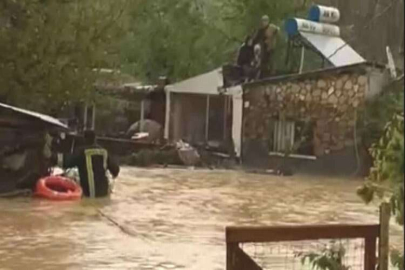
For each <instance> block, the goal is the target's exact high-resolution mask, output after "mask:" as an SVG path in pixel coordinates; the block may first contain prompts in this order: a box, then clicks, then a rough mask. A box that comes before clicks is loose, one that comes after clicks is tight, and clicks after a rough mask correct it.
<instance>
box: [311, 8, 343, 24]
mask: <svg viewBox="0 0 405 270" xmlns="http://www.w3.org/2000/svg"><path fill="white" fill-rule="evenodd" d="M308 19H309V20H310V21H314V22H324V23H336V22H338V21H339V19H340V11H339V10H338V9H337V8H334V7H326V6H321V5H313V6H312V7H311V8H310V10H309V15H308Z"/></svg>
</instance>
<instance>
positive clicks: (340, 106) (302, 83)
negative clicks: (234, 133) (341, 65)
mask: <svg viewBox="0 0 405 270" xmlns="http://www.w3.org/2000/svg"><path fill="white" fill-rule="evenodd" d="M367 87H368V77H367V75H366V74H364V73H361V72H353V71H352V72H349V73H346V74H339V75H338V74H323V75H319V76H318V77H317V78H315V79H296V80H294V81H292V80H288V79H284V80H281V81H278V82H267V83H266V82H262V83H260V84H252V85H246V86H245V89H244V90H245V95H244V101H245V106H244V127H243V138H244V140H243V141H244V143H245V142H248V141H252V140H255V141H261V142H262V143H263V144H265V145H267V146H269V144H270V142H271V141H272V138H271V136H272V123H273V122H274V121H275V120H278V119H279V117H280V116H281V115H283V116H284V117H286V119H287V120H288V119H289V120H292V121H305V120H306V119H310V120H311V121H312V122H313V123H314V124H315V125H314V130H313V145H314V154H315V155H316V156H322V155H324V154H327V153H329V152H331V151H339V150H342V149H344V148H345V147H347V146H352V145H354V126H355V123H356V111H357V109H358V108H360V107H361V106H362V105H363V104H364V100H365V93H366V90H367ZM269 147H270V146H269ZM269 150H270V149H269Z"/></svg>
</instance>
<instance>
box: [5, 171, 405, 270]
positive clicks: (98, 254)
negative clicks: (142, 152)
mask: <svg viewBox="0 0 405 270" xmlns="http://www.w3.org/2000/svg"><path fill="white" fill-rule="evenodd" d="M359 185H361V182H360V181H357V180H346V179H328V178H312V177H305V176H294V177H275V176H266V175H257V174H245V173H242V172H236V171H204V170H175V169H136V168H123V169H122V173H121V175H120V177H119V179H118V180H117V182H116V185H115V191H114V194H113V195H112V196H111V198H110V199H103V200H82V201H80V202H50V201H44V200H39V199H12V200H0V269H44V270H46V269H61V270H62V269H69V270H70V269H71V270H75V269H140V270H144V269H190V270H194V269H207V270H211V269H212V270H217V269H218V270H219V269H221V270H223V269H225V227H226V226H234V225H237V226H247V225H253V226H260V225H286V224H289V225H290V224H327V223H356V224H365V223H366V224H367V223H372V224H373V223H377V222H378V208H377V207H376V205H368V206H367V205H365V204H363V202H362V201H361V200H360V199H359V198H358V197H357V196H356V188H357V187H358V186H359ZM391 234H392V237H391V242H392V244H393V246H397V247H401V246H402V239H403V234H402V231H401V228H400V227H399V226H396V225H393V226H392V228H391Z"/></svg>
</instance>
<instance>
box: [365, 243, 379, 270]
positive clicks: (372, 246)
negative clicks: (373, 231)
mask: <svg viewBox="0 0 405 270" xmlns="http://www.w3.org/2000/svg"><path fill="white" fill-rule="evenodd" d="M376 242H377V239H376V237H366V239H365V251H364V270H372V269H375V267H376V262H377V260H376V251H377V244H376Z"/></svg>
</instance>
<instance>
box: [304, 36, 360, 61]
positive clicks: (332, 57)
mask: <svg viewBox="0 0 405 270" xmlns="http://www.w3.org/2000/svg"><path fill="white" fill-rule="evenodd" d="M299 33H300V35H301V36H302V37H303V38H304V39H305V40H306V41H307V42H308V43H309V44H311V46H312V47H313V48H314V49H315V50H317V51H318V52H320V53H321V54H322V55H323V56H324V57H325V58H326V59H327V60H328V61H329V62H330V63H331V64H332V65H334V66H335V67H341V66H347V65H352V64H359V63H363V62H366V61H365V60H364V58H363V57H361V56H360V55H359V54H358V53H357V52H356V51H355V50H354V49H353V48H352V47H350V45H349V44H347V43H346V42H345V41H344V40H342V39H341V38H340V37H333V36H324V35H319V34H313V33H308V32H301V31H300V32H299Z"/></svg>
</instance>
